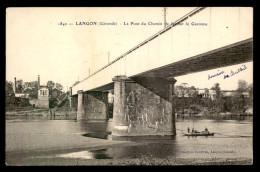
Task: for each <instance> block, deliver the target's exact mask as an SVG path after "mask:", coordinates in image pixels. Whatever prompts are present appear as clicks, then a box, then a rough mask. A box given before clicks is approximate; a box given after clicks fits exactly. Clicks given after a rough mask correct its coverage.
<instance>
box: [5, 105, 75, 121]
mask: <svg viewBox="0 0 260 172" xmlns="http://www.w3.org/2000/svg"><path fill="white" fill-rule="evenodd" d="M5 116H6V118H7V119H10V118H28V119H32V118H39V119H45V118H46V119H57V120H61V119H68V120H73V119H76V118H77V111H76V110H75V109H69V108H52V109H46V108H31V107H23V108H20V107H16V108H9V109H6V112H5Z"/></svg>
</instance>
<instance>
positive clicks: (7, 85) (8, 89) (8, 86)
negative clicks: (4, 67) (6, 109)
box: [5, 81, 14, 95]
mask: <svg viewBox="0 0 260 172" xmlns="http://www.w3.org/2000/svg"><path fill="white" fill-rule="evenodd" d="M13 86H14V84H13V82H11V81H5V94H6V95H8V94H13V93H14V89H13V88H14V87H13Z"/></svg>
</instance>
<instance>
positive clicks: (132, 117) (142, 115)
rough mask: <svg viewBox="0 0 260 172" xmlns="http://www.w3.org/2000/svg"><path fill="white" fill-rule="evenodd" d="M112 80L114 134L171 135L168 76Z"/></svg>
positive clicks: (172, 121) (172, 118)
mask: <svg viewBox="0 0 260 172" xmlns="http://www.w3.org/2000/svg"><path fill="white" fill-rule="evenodd" d="M113 81H114V109H113V122H114V127H113V130H112V135H114V136H144V135H175V134H176V129H175V111H174V103H173V101H174V96H173V94H174V91H173V89H174V84H175V82H176V80H175V79H174V78H170V79H168V80H166V79H163V78H155V77H145V78H135V79H133V80H130V79H128V78H127V77H126V76H117V77H115V78H113Z"/></svg>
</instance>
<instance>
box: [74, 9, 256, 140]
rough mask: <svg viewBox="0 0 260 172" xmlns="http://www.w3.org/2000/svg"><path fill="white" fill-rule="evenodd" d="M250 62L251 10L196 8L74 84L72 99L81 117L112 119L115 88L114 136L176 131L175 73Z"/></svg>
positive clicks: (173, 132) (177, 74) (160, 133)
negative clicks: (110, 111)
mask: <svg viewBox="0 0 260 172" xmlns="http://www.w3.org/2000/svg"><path fill="white" fill-rule="evenodd" d="M249 61H253V17H252V16H250V17H248V12H247V10H245V8H242V7H237V8H234V7H232V8H227V7H210V8H196V9H195V10H193V11H191V12H190V13H188V14H186V15H185V16H183V17H182V18H180V19H178V20H177V21H175V22H174V23H172V24H171V25H169V26H168V27H166V28H164V29H163V30H161V31H159V32H158V33H156V34H154V35H152V36H151V37H150V38H148V39H146V40H144V41H143V42H141V43H140V44H138V45H137V46H135V47H133V48H131V49H130V50H129V51H127V52H125V53H124V54H122V55H121V56H120V57H118V58H116V59H115V60H114V61H112V62H111V63H109V64H107V65H106V66H104V67H102V68H101V69H100V70H98V71H96V72H94V73H93V74H91V75H89V76H88V77H86V78H85V79H83V80H82V81H80V82H79V83H78V84H76V85H73V86H72V87H70V93H71V99H73V98H74V99H76V101H77V120H97V119H108V96H107V95H108V92H107V91H108V90H111V89H113V90H114V105H113V106H114V107H113V130H112V135H114V136H141V135H175V134H176V128H175V113H174V106H173V102H174V84H175V82H176V80H175V79H174V77H177V76H181V75H185V74H190V73H194V72H200V71H205V70H210V69H215V68H220V67H225V66H230V65H235V64H239V63H243V62H249ZM86 75H87V74H86ZM194 79H196V78H194Z"/></svg>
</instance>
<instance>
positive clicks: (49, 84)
mask: <svg viewBox="0 0 260 172" xmlns="http://www.w3.org/2000/svg"><path fill="white" fill-rule="evenodd" d="M54 86H55V83H54V82H52V81H48V82H47V87H48V88H49V89H50V90H52V89H53V88H54Z"/></svg>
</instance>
